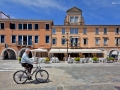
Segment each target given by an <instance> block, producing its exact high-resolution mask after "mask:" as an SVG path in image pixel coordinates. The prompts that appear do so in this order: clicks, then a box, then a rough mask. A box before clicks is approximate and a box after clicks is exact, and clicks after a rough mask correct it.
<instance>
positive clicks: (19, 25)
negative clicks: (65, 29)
mask: <svg viewBox="0 0 120 90" xmlns="http://www.w3.org/2000/svg"><path fill="white" fill-rule="evenodd" d="M52 24H53V21H52V20H22V19H20V20H19V19H0V53H1V56H2V58H3V59H16V58H17V57H18V56H22V54H23V52H24V51H25V49H26V48H29V49H35V48H40V47H43V48H46V49H47V50H50V48H51V28H52ZM5 45H7V46H6V47H7V49H6V48H5ZM31 57H32V53H31Z"/></svg>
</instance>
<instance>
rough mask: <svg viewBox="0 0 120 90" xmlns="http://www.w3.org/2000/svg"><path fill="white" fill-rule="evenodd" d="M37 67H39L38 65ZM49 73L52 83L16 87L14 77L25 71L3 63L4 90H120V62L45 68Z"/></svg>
mask: <svg viewBox="0 0 120 90" xmlns="http://www.w3.org/2000/svg"><path fill="white" fill-rule="evenodd" d="M34 67H35V65H34ZM41 67H42V69H45V70H47V71H48V72H49V75H50V77H49V81H48V82H46V83H38V82H37V81H36V80H34V76H33V80H31V81H29V80H28V81H27V82H26V83H25V84H16V83H15V82H14V81H13V78H12V77H13V73H14V72H15V71H17V70H21V69H22V70H23V67H21V65H20V64H19V63H18V61H17V60H5V61H4V60H0V81H1V82H0V90H120V62H114V63H84V64H67V63H64V62H61V63H54V64H41Z"/></svg>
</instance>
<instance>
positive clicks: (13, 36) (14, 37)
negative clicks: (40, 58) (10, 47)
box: [12, 35, 16, 43]
mask: <svg viewBox="0 0 120 90" xmlns="http://www.w3.org/2000/svg"><path fill="white" fill-rule="evenodd" d="M15 42H16V36H15V35H12V43H15Z"/></svg>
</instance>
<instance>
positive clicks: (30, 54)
mask: <svg viewBox="0 0 120 90" xmlns="http://www.w3.org/2000/svg"><path fill="white" fill-rule="evenodd" d="M26 49H29V48H22V49H21V50H20V51H19V52H18V56H19V57H22V55H23V53H24V52H25V50H26ZM32 56H33V54H32V52H31V51H30V53H29V58H32Z"/></svg>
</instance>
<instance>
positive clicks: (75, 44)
mask: <svg viewBox="0 0 120 90" xmlns="http://www.w3.org/2000/svg"><path fill="white" fill-rule="evenodd" d="M69 45H70V47H79V46H80V43H69Z"/></svg>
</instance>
